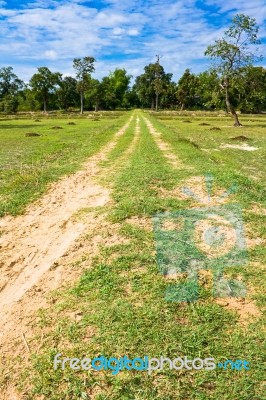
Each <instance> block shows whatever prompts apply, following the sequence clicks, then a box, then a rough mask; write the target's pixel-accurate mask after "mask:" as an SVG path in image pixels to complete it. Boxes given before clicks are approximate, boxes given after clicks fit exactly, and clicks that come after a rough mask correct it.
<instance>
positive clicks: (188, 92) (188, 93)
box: [176, 69, 198, 110]
mask: <svg viewBox="0 0 266 400" xmlns="http://www.w3.org/2000/svg"><path fill="white" fill-rule="evenodd" d="M197 86H198V78H197V76H196V75H194V74H192V73H191V72H190V70H189V69H186V70H185V72H184V74H183V76H182V77H181V78H180V79H179V81H178V84H177V93H176V95H177V99H178V101H179V103H180V105H181V110H183V109H184V108H189V107H192V106H194V105H195V98H196V93H197Z"/></svg>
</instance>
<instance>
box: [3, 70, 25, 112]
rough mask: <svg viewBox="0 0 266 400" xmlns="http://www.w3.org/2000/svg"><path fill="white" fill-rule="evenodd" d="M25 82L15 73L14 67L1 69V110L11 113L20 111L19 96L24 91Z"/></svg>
mask: <svg viewBox="0 0 266 400" xmlns="http://www.w3.org/2000/svg"><path fill="white" fill-rule="evenodd" d="M23 87H24V82H23V81H22V80H20V79H19V78H18V77H17V75H16V74H14V72H13V68H12V67H4V68H1V69H0V108H1V110H2V111H4V112H7V113H10V112H16V111H17V109H18V104H19V102H18V98H17V95H18V94H19V92H20V91H21V90H22V89H23Z"/></svg>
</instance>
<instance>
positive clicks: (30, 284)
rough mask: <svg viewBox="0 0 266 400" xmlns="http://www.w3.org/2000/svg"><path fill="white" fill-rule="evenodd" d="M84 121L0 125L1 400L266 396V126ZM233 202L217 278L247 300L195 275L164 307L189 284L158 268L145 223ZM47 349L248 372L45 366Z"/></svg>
mask: <svg viewBox="0 0 266 400" xmlns="http://www.w3.org/2000/svg"><path fill="white" fill-rule="evenodd" d="M35 119H39V121H38V122H35ZM93 119H94V118H93V117H90V118H74V117H73V118H72V117H71V118H68V117H67V116H65V117H63V116H60V117H58V118H47V119H45V118H43V117H40V116H39V117H36V118H35V116H34V117H32V118H31V119H28V118H26V117H23V118H18V119H11V118H10V119H5V120H4V119H2V120H1V119H0V140H1V148H0V165H1V176H0V179H1V180H0V182H1V186H0V215H1V218H0V232H1V236H0V250H1V256H0V257H1V258H0V266H1V269H2V274H1V281H0V288H1V292H0V303H1V311H0V320H1V324H2V327H1V335H0V350H1V353H2V356H1V365H0V366H1V370H2V373H1V377H0V385H1V387H2V388H3V389H2V392H1V394H0V398H1V399H14V400H15V399H27V400H33V399H34V400H35V399H38V400H39V399H40V400H41V399H49V400H62V399H69V400H70V399H71V400H72V399H73V400H74V399H75V400H76V399H97V400H104V399H114V400H120V399H123V400H133V399H136V400H137V399H138V400H140V399H141V400H142V399H143V400H144V399H145V400H146V399H147V400H152V399H158V400H162V399H167V400H174V399H175V400H176V399H178V400H191V399H195V400H207V399H208V400H209V399H212V400H214V399H215V400H216V399H219V400H220V399H225V400H227V399H228V400H229V399H230V400H231V399H239V398H241V399H243V400H251V399H252V400H261V399H266V397H265V367H264V365H263V362H264V359H263V358H264V356H263V354H264V353H265V348H264V347H265V291H266V287H265V286H266V285H265V261H266V260H265V258H266V257H265V256H266V254H265V239H266V238H265V236H266V235H265V233H266V232H265V220H266V204H265V172H266V171H265V165H266V163H265V161H266V160H265V155H266V144H265V131H266V130H265V128H266V116H261V115H259V116H258V115H243V116H241V118H240V120H241V122H242V123H243V125H244V126H243V127H241V128H232V127H231V125H232V120H231V118H229V117H227V116H219V115H215V114H210V113H209V114H206V115H203V113H183V114H180V113H178V112H176V113H175V112H173V113H170V112H167V113H166V112H164V113H156V114H155V113H149V112H143V111H139V110H135V111H132V112H128V113H124V114H122V113H119V114H117V115H116V114H109V115H108V113H107V114H105V115H102V116H101V117H100V118H99V120H97V121H95V120H93ZM69 122H73V123H74V124H75V125H69V124H68V123H69ZM55 126H59V127H61V128H63V129H58V128H57V129H53V127H55ZM213 128H215V129H213ZM26 133H38V134H40V135H41V136H38V137H37V136H36V137H34V136H33V137H28V136H27V137H26V136H25V134H26ZM206 177H207V178H208V179H209V182H210V179H213V181H212V188H211V190H210V192H209V193H208V186H207V187H206ZM210 177H212V178H210ZM207 182H208V180H207ZM184 187H186V188H187V190H185V191H184V190H182V188H184ZM226 190H227V191H229V193H228V196H227V195H224V192H225V191H226ZM189 191H190V192H189ZM208 194H209V195H210V197H208ZM193 196H194V197H193ZM235 204H238V205H239V206H240V208H241V210H242V218H243V225H244V232H245V233H244V234H245V243H246V248H247V253H248V254H247V259H246V262H243V263H239V264H238V265H228V266H227V267H226V268H225V270H224V274H225V276H226V278H227V279H235V280H237V281H238V282H243V283H244V284H245V285H246V287H247V294H246V296H241V297H240V296H239V297H237V298H234V297H231V298H230V297H226V298H215V297H214V296H213V292H212V289H213V287H212V273H211V272H212V271H210V270H207V271H206V270H204V267H202V268H200V269H199V270H198V277H199V283H200V285H199V288H198V299H197V301H191V302H190V301H188V302H186V301H181V302H180V301H166V299H165V292H166V290H167V288H169V286H170V285H172V284H180V283H185V281H186V279H187V273H186V270H182V273H174V274H167V273H165V274H164V273H162V270H160V265H158V264H157V257H156V245H157V246H158V243H159V242H157V243H156V229H154V228H153V216H154V215H156V213H158V212H160V213H165V212H167V211H168V212H173V213H176V212H184V210H185V212H186V213H187V212H188V211H190V212H191V211H192V210H194V209H195V208H198V207H208V206H217V205H221V206H225V207H227V206H228V207H229V209H230V207H234V205H235ZM232 209H233V208H232ZM169 215H170V216H171V215H174V214H169ZM167 222H168V226H165V227H164V229H165V230H166V231H169V232H170V233H169V234H171V232H173V230H174V229H176V228H175V227H174V228H173V223H175V220H174V221H173V219H172V220H171V218H169V221H167ZM171 224H172V225H171ZM157 233H158V232H157ZM195 240H196V239H195ZM211 257H212V255H210V258H211ZM57 353H61V354H62V358H63V357H78V358H83V357H86V356H87V357H90V358H94V357H97V356H100V355H105V356H106V357H108V358H109V357H117V358H120V357H123V356H124V355H127V356H128V357H129V358H135V357H141V358H143V357H144V356H146V355H147V356H149V357H160V356H164V357H168V358H170V359H174V358H176V357H181V358H184V357H185V356H187V357H188V358H190V359H193V358H197V357H200V358H203V359H204V358H208V357H213V358H215V360H216V361H217V363H218V362H223V361H225V360H226V359H232V360H237V359H240V360H247V361H248V362H249V363H250V370H248V371H246V370H241V371H237V370H231V369H230V368H228V369H227V370H223V369H221V368H220V369H219V368H216V369H214V370H204V369H202V370H186V369H180V370H174V369H172V370H171V369H169V368H167V367H165V368H164V369H163V370H156V371H153V372H152V373H151V374H148V373H147V372H146V371H125V370H124V371H121V372H119V373H118V374H117V375H113V374H112V373H111V371H110V370H107V371H92V370H90V371H79V370H73V369H70V368H69V367H67V368H66V369H65V370H61V369H57V370H54V368H53V360H54V356H55V355H56V354H57Z"/></svg>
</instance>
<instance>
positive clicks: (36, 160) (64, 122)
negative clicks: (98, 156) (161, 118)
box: [0, 113, 127, 216]
mask: <svg viewBox="0 0 266 400" xmlns="http://www.w3.org/2000/svg"><path fill="white" fill-rule="evenodd" d="M126 116H127V114H126V113H124V114H122V115H121V113H117V115H116V114H115V113H113V114H111V115H110V113H108V114H107V115H105V118H102V117H99V120H98V121H94V120H92V119H88V118H86V117H84V118H81V117H77V116H74V117H73V118H69V117H68V116H66V117H65V118H63V117H62V116H59V117H58V118H55V117H54V116H53V117H51V116H50V117H47V118H43V117H42V119H40V120H39V122H35V120H34V119H32V118H31V119H28V118H25V117H24V118H17V119H10V118H6V119H0V142H1V148H0V216H3V215H4V214H9V213H10V214H17V213H21V212H23V210H24V208H25V206H26V205H27V204H28V203H29V202H31V201H33V200H35V199H36V198H38V197H39V196H40V195H41V194H42V193H43V192H44V191H45V189H46V186H47V184H48V183H49V182H53V181H56V180H57V179H58V178H59V177H60V176H62V175H65V174H69V173H72V172H74V171H76V170H77V169H78V168H80V166H81V164H82V162H83V161H85V160H86V159H87V158H88V157H90V156H91V155H93V154H95V153H96V152H97V151H99V150H100V148H101V147H102V146H103V145H104V144H106V143H107V142H108V141H109V140H110V139H111V137H112V135H113V134H114V132H116V131H117V130H118V129H119V128H120V127H121V126H122V124H123V123H124V121H125V118H126ZM35 117H36V116H35ZM37 117H38V115H37ZM97 118H98V117H97ZM69 122H74V123H75V125H68V123H69ZM55 126H56V127H61V128H62V129H53V127H55ZM29 132H31V133H32V132H33V133H38V134H40V135H41V136H39V137H26V136H25V134H26V133H29Z"/></svg>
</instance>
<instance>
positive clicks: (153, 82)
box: [134, 59, 173, 110]
mask: <svg viewBox="0 0 266 400" xmlns="http://www.w3.org/2000/svg"><path fill="white" fill-rule="evenodd" d="M172 76H173V75H172V74H169V73H166V72H165V71H164V68H163V66H162V65H160V64H159V60H158V59H157V62H156V63H154V64H149V65H146V67H145V68H144V73H143V74H142V75H139V76H138V77H137V78H136V81H135V85H134V90H135V91H136V92H137V95H138V97H139V99H140V101H141V103H142V104H143V105H144V106H147V104H148V103H150V104H151V109H154V108H155V109H157V110H158V106H159V95H160V94H162V93H164V91H165V90H166V88H167V85H168V84H169V83H170V82H171V79H172Z"/></svg>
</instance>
